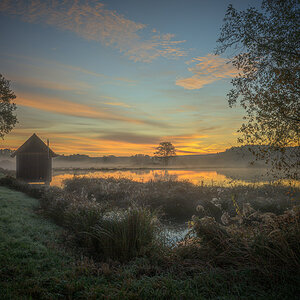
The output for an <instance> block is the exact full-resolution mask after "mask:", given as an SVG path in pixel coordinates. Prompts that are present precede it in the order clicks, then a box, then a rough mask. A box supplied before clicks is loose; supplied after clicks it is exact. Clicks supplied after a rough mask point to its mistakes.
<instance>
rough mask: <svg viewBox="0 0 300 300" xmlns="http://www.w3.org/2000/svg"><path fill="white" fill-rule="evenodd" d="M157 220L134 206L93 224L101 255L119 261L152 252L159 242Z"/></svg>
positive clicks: (148, 212) (149, 213) (149, 212)
mask: <svg viewBox="0 0 300 300" xmlns="http://www.w3.org/2000/svg"><path fill="white" fill-rule="evenodd" d="M158 224H159V223H158V220H157V218H156V216H155V214H154V213H152V212H151V211H150V210H148V209H146V208H141V207H137V206H134V207H131V208H128V209H127V210H125V211H119V212H115V213H113V214H111V215H108V216H106V217H104V218H102V219H101V220H99V222H98V224H97V225H96V226H94V229H93V237H94V240H95V242H96V249H97V251H98V252H99V254H100V255H104V257H106V258H111V259H115V260H119V261H122V262H124V261H128V260H130V259H132V258H134V257H138V256H143V255H146V254H149V253H150V252H151V250H153V247H155V245H156V242H157V241H156V236H157V235H156V234H157V231H158Z"/></svg>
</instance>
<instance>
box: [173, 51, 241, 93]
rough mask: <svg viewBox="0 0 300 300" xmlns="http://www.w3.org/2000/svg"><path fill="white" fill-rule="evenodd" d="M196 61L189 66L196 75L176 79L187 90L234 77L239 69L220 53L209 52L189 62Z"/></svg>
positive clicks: (177, 83)
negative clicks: (193, 64)
mask: <svg viewBox="0 0 300 300" xmlns="http://www.w3.org/2000/svg"><path fill="white" fill-rule="evenodd" d="M191 63H196V65H195V66H193V67H190V68H188V70H189V71H190V72H192V73H193V74H194V75H193V76H191V77H187V78H181V79H177V80H176V85H178V86H182V87H183V88H185V89H187V90H195V89H200V88H202V87H203V86H204V85H207V84H210V83H212V82H215V81H217V80H220V79H223V78H232V77H234V76H236V75H237V74H238V70H237V69H236V68H235V67H234V66H233V65H232V64H230V62H229V60H228V59H226V58H222V57H220V56H219V55H213V54H208V55H207V56H205V57H197V58H194V59H192V60H190V61H188V62H187V64H191Z"/></svg>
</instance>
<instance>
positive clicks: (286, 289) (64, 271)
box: [0, 181, 299, 299]
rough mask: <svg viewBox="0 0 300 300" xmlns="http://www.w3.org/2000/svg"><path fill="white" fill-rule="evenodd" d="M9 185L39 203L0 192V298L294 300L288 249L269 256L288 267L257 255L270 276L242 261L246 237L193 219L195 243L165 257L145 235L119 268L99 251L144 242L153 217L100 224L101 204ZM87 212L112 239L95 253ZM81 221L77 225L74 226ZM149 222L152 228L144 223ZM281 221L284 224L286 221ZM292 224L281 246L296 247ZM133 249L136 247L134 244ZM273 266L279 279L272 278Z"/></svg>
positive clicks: (139, 213)
mask: <svg viewBox="0 0 300 300" xmlns="http://www.w3.org/2000/svg"><path fill="white" fill-rule="evenodd" d="M3 182H5V181H2V184H3ZM10 183H11V187H14V188H17V189H19V190H23V191H24V192H26V193H27V194H31V195H33V196H35V197H37V198H40V199H42V200H41V201H40V202H39V201H37V200H35V199H33V198H31V197H28V196H25V195H24V194H23V193H19V192H16V191H12V190H8V189H6V188H4V187H0V195H1V196H0V236H1V240H0V293H2V294H0V298H1V299H22V298H24V299H27V298H30V297H32V298H34V299H41V298H42V299H59V298H62V299H63V298H69V299H297V293H299V289H298V285H297V284H298V283H299V273H297V268H296V267H297V264H298V262H299V261H298V259H299V257H296V260H294V261H293V260H289V257H287V256H286V254H285V253H286V252H285V248H282V249H281V248H280V249H279V248H275V249H274V250H276V251H277V252H278V251H279V254H280V255H281V256H279V258H280V257H281V258H283V259H286V258H287V259H288V261H289V262H290V263H289V264H287V265H286V267H285V264H284V261H279V262H278V261H277V260H276V256H275V259H274V256H269V254H270V252H268V251H265V252H264V253H262V255H260V254H258V256H256V257H261V258H262V260H263V261H270V265H273V266H274V269H273V270H274V271H275V272H274V274H272V272H266V273H264V272H262V270H260V269H258V268H257V267H256V265H257V264H259V265H261V266H264V265H263V264H261V263H260V262H256V261H255V263H254V262H253V261H251V260H249V259H248V258H247V257H246V256H247V255H248V256H249V255H250V254H251V255H252V258H253V259H256V257H255V256H254V254H255V252H253V251H254V250H255V249H256V248H255V247H254V248H253V249H254V250H253V251H252V248H251V245H250V244H247V243H248V242H249V241H250V239H248V237H242V236H237V238H234V237H235V236H236V234H235V233H234V232H232V231H230V230H229V231H228V230H227V229H226V228H223V227H222V226H221V225H220V224H218V225H216V224H214V223H213V222H208V223H203V220H202V219H201V218H199V219H197V218H196V217H195V218H194V219H193V224H190V225H191V228H192V230H193V231H194V232H195V233H196V237H194V238H192V239H190V240H189V239H187V240H185V241H184V243H182V244H181V245H179V246H178V247H175V248H174V249H169V250H168V251H166V250H164V248H163V244H155V243H150V244H149V241H148V236H153V233H154V232H153V233H152V232H148V233H147V241H146V243H144V242H143V243H142V244H143V247H137V248H135V249H139V250H140V251H139V252H138V253H137V252H135V253H134V254H132V255H130V257H126V258H125V259H124V261H123V262H122V261H121V260H120V259H119V258H120V257H119V255H117V256H112V257H110V255H107V254H105V251H102V250H103V249H109V248H110V249H112V250H113V249H114V250H116V252H120V251H119V250H117V247H118V246H119V244H117V243H115V242H114V241H119V240H121V241H122V239H121V238H120V236H123V235H124V236H125V237H126V236H127V234H128V232H130V236H131V237H136V238H138V239H139V240H141V241H143V238H144V235H142V236H139V233H138V232H135V233H134V235H132V230H133V229H134V228H135V229H137V228H136V227H135V225H136V224H140V225H139V226H145V227H144V229H145V228H149V226H150V225H151V226H154V228H155V226H156V224H154V223H153V222H152V220H153V215H152V212H150V211H147V210H144V209H140V208H138V209H137V210H133V211H130V210H125V212H126V213H125V214H124V211H122V212H121V214H119V213H117V218H116V216H113V215H108V217H106V218H104V219H103V218H102V216H103V215H105V211H106V207H105V206H103V203H101V204H100V206H98V204H97V201H95V200H92V199H89V198H86V197H85V196H84V195H83V196H81V195H80V196H78V198H76V197H74V194H73V195H72V194H69V197H71V196H72V197H71V198H67V197H66V194H64V193H63V192H62V191H59V190H57V189H54V191H53V190H51V189H50V190H47V189H45V190H40V189H36V188H32V187H30V186H28V185H26V184H19V183H18V182H14V181H10ZM6 184H7V181H6ZM13 184H14V186H13ZM70 195H71V196H70ZM82 197H83V198H82ZM46 199H47V200H46ZM84 201H85V202H84ZM41 208H42V213H43V216H47V217H49V218H50V219H51V220H53V221H55V222H56V223H57V224H59V223H60V225H61V226H58V225H54V224H53V223H51V221H49V220H47V219H45V218H44V217H43V216H42V215H41ZM59 212H60V213H59ZM93 212H94V213H95V214H94V213H93ZM86 213H88V215H89V216H91V219H93V218H94V217H95V216H98V217H99V215H100V217H101V220H102V222H103V220H105V221H106V222H107V224H103V223H101V222H100V223H97V225H98V227H97V226H92V228H93V230H94V229H98V231H99V232H98V234H99V236H98V239H99V240H103V239H104V236H109V239H106V241H108V242H109V244H108V245H105V247H104V248H103V245H101V244H100V245H99V244H98V245H97V244H96V245H97V247H100V248H98V249H99V250H100V251H99V253H95V252H92V253H91V252H89V251H88V249H86V248H87V247H86V246H87V244H89V243H90V242H91V241H93V239H95V240H96V241H97V236H96V237H95V236H92V237H93V238H92V240H89V239H88V240H89V241H88V240H86V239H87V235H85V234H84V232H86V230H87V229H86V228H88V227H85V229H84V230H83V229H82V228H81V227H80V226H83V225H84V224H85V225H84V226H90V225H89V224H87V223H86V222H85V223H84V222H83V221H84V220H86V219H87V215H86ZM145 213H146V215H143V214H145ZM72 216H73V219H72ZM55 217H56V218H55ZM79 217H81V219H79V222H78V223H76V222H75V220H78V218H79ZM257 218H258V216H257V215H256V219H254V220H252V219H251V218H250V216H248V221H249V222H252V221H253V222H257ZM286 218H287V219H289V217H286ZM279 219H280V220H282V217H279ZM147 220H148V221H149V223H145V222H146V221H147ZM200 220H202V221H200ZM292 220H294V219H292ZM295 220H296V219H295ZM283 221H284V223H287V222H286V221H287V220H285V219H284V220H283ZM112 222H113V223H112ZM290 224H294V225H295V224H296V223H295V222H294V221H293V222H290ZM250 225H251V224H250ZM254 225H255V223H254ZM294 225H293V227H288V228H291V229H292V230H288V232H289V233H290V235H289V237H290V238H289V239H288V240H286V241H287V242H288V246H291V245H293V247H294V246H295V245H296V246H297V245H299V243H298V242H297V237H298V236H299V235H298V232H296V231H295V230H294V229H295V228H298V227H297V226H296V225H297V224H296V225H295V226H296V227H295V226H294ZM105 226H106V227H105ZM130 226H134V227H130ZM233 226H236V225H235V224H233ZM247 226H249V225H247ZM255 226H256V225H255ZM255 226H254V227H255ZM126 228H127V229H128V232H127V231H126V230H127V229H126ZM249 228H250V227H249ZM228 229H229V227H228ZM108 230H110V232H108ZM236 233H240V231H237V232H236ZM103 235H104V236H103ZM88 236H90V235H88ZM111 237H115V239H111ZM277 237H279V238H280V235H277ZM275 240H276V239H275ZM275 240H274V239H269V240H268V239H267V240H264V242H263V243H262V244H259V243H254V245H262V247H261V249H258V250H259V251H260V250H266V248H267V247H269V248H270V247H272V245H271V244H270V242H273V241H275ZM298 240H299V239H298ZM124 241H125V240H124ZM151 241H153V242H155V241H156V240H155V239H154V238H153V240H151ZM224 241H227V243H224ZM244 242H246V244H243V243H244ZM130 243H132V244H131V245H136V240H132V242H130ZM92 244H93V242H91V244H90V246H91V247H93V245H92ZM62 245H64V246H62ZM145 245H146V247H144V246H145ZM149 246H151V247H150V248H148V247H149ZM153 246H155V249H153V248H152V247H153ZM245 246H247V247H248V248H247V247H245ZM101 247H102V248H101ZM125 247H127V246H126V245H125ZM95 249H97V248H95ZM101 249H102V250H101ZM147 249H148V250H150V251H147ZM240 250H243V251H240ZM287 250H288V253H289V254H291V255H293V252H290V250H293V251H296V250H297V249H294V248H293V249H290V248H289V247H288V248H287ZM237 251H239V252H238V253H237ZM247 251H248V252H247ZM280 251H281V252H280ZM271 252H272V251H271ZM226 253H227V255H226ZM271 254H272V253H271ZM282 254H283V256H282ZM264 255H265V257H264ZM294 258H295V257H294ZM235 259H238V261H236V260H235ZM278 266H279V270H280V274H277V273H278V272H277V271H278V269H277V267H278ZM266 267H267V265H266ZM276 272H277V273H276Z"/></svg>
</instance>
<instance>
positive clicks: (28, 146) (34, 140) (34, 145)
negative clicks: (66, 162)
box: [11, 133, 58, 157]
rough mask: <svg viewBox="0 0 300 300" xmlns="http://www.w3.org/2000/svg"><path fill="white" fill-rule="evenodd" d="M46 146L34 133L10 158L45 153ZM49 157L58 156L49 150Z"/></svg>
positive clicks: (46, 150)
mask: <svg viewBox="0 0 300 300" xmlns="http://www.w3.org/2000/svg"><path fill="white" fill-rule="evenodd" d="M47 152H48V146H47V145H46V144H45V143H44V142H43V141H42V140H41V139H40V138H39V137H38V136H37V135H36V134H35V133H34V134H33V135H32V136H31V137H30V138H29V139H28V140H27V141H26V142H25V143H24V144H23V145H22V146H21V147H19V148H18V149H17V150H16V151H15V152H14V153H13V154H12V155H11V156H12V157H15V156H16V155H17V154H19V153H47ZM49 155H50V157H56V156H58V155H57V154H55V153H54V152H53V151H52V150H51V149H50V148H49Z"/></svg>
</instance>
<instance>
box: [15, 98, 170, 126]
mask: <svg viewBox="0 0 300 300" xmlns="http://www.w3.org/2000/svg"><path fill="white" fill-rule="evenodd" d="M41 98H42V100H41V99H38V98H37V97H36V96H33V95H19V96H18V97H17V98H16V100H15V103H16V104H17V105H18V106H25V107H32V108H36V109H40V110H43V111H47V112H52V113H57V114H62V115H68V116H75V117H85V118H92V119H101V120H110V121H121V122H126V123H134V124H139V125H142V124H144V125H151V126H166V124H163V123H160V122H156V121H151V120H141V119H137V118H131V117H127V116H124V115H121V114H120V113H118V112H115V111H109V110H105V109H104V108H102V109H101V108H98V107H92V106H88V105H84V104H80V103H75V102H71V101H68V100H63V99H59V98H52V97H45V96H42V97H41Z"/></svg>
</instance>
